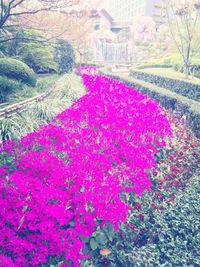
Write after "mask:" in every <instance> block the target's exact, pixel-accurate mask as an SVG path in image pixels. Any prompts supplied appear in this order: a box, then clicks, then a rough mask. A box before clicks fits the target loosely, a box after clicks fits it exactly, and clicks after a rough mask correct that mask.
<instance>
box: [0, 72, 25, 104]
mask: <svg viewBox="0 0 200 267" xmlns="http://www.w3.org/2000/svg"><path fill="white" fill-rule="evenodd" d="M22 86H23V85H22V83H21V82H20V81H16V80H11V79H8V78H6V77H3V76H0V103H2V102H6V101H7V100H8V97H9V95H10V94H11V93H13V92H16V91H17V90H20V89H21V88H22Z"/></svg>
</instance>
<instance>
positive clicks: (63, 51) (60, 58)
mask: <svg viewBox="0 0 200 267" xmlns="http://www.w3.org/2000/svg"><path fill="white" fill-rule="evenodd" d="M55 61H56V62H57V63H58V71H59V72H60V73H65V72H69V71H72V68H73V66H74V63H75V56H74V50H73V48H72V46H71V44H70V43H68V42H67V41H64V40H58V41H57V43H56V47H55Z"/></svg>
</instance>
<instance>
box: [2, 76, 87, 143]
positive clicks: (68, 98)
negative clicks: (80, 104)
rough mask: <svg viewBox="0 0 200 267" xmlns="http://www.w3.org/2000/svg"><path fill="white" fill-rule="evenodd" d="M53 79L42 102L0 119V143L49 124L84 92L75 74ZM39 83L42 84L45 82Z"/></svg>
mask: <svg viewBox="0 0 200 267" xmlns="http://www.w3.org/2000/svg"><path fill="white" fill-rule="evenodd" d="M58 77H60V78H59V79H58ZM55 78H56V79H58V80H57V81H56V82H55V87H54V90H53V92H52V93H51V94H50V95H49V96H48V97H47V98H45V99H44V100H43V101H40V102H34V104H32V105H31V106H30V107H29V108H28V110H27V111H24V112H21V113H16V114H13V115H12V116H11V117H10V118H4V119H0V143H1V142H2V141H4V140H8V139H9V140H17V139H19V138H20V137H22V136H25V135H26V134H28V133H30V132H34V131H36V130H37V129H38V127H39V126H40V125H44V124H47V123H49V122H50V121H51V120H52V119H53V118H54V117H55V116H56V115H57V114H59V113H60V112H62V111H64V110H65V109H66V108H68V107H69V106H70V105H71V104H72V103H73V102H74V101H75V100H76V99H77V98H79V97H81V96H82V95H84V94H85V92H86V91H85V88H84V86H83V85H82V82H81V78H80V77H79V76H77V75H75V74H65V75H63V76H57V77H55ZM45 79H49V78H45ZM51 79H53V77H51ZM40 81H41V82H42V83H44V81H45V80H44V79H41V80H40ZM48 82H49V83H50V81H48ZM51 82H52V81H51ZM45 85H47V81H46V82H45ZM40 93H41V92H40Z"/></svg>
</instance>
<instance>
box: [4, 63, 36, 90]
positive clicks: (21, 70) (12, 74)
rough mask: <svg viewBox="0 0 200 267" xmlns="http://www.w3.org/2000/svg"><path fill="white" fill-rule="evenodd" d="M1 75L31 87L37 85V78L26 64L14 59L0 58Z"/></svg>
mask: <svg viewBox="0 0 200 267" xmlns="http://www.w3.org/2000/svg"><path fill="white" fill-rule="evenodd" d="M0 75H1V76H6V77H8V78H10V79H15V80H19V81H22V82H23V83H26V84H28V85H31V86H35V85H36V77H35V74H34V72H33V70H31V69H30V68H29V67H28V66H27V65H26V64H25V63H23V62H21V61H19V60H16V59H13V58H0Z"/></svg>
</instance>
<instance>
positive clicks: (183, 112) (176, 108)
mask: <svg viewBox="0 0 200 267" xmlns="http://www.w3.org/2000/svg"><path fill="white" fill-rule="evenodd" d="M103 74H105V75H107V76H109V77H111V78H113V79H116V80H120V81H122V82H124V83H125V84H126V85H128V86H130V87H134V88H136V89H137V90H139V91H140V92H142V93H143V94H145V95H147V96H148V97H150V98H153V99H155V100H156V101H158V102H159V104H160V105H162V106H163V107H164V108H166V109H168V110H171V111H172V112H176V113H177V114H178V115H179V116H180V117H181V118H182V119H183V120H184V121H185V122H186V124H187V126H188V127H189V128H190V129H191V130H192V131H193V132H194V133H195V135H196V136H197V138H200V110H199V112H198V111H197V110H196V111H195V110H194V109H193V108H192V107H191V106H190V105H189V104H186V103H184V102H185V101H184V102H183V101H181V100H180V99H177V98H176V97H175V96H174V97H173V96H169V95H166V94H162V93H159V92H156V91H153V90H151V89H150V88H149V87H151V88H152V84H150V83H147V82H145V85H143V84H144V83H143V82H142V81H139V80H136V79H130V78H128V77H127V78H125V77H122V76H119V75H113V74H110V73H105V72H104V73H103ZM142 83H143V84H142ZM147 85H148V86H149V87H148V86H147ZM155 87H156V88H157V89H159V87H158V86H155ZM160 90H161V91H162V90H163V88H160ZM174 95H176V94H175V93H174Z"/></svg>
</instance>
